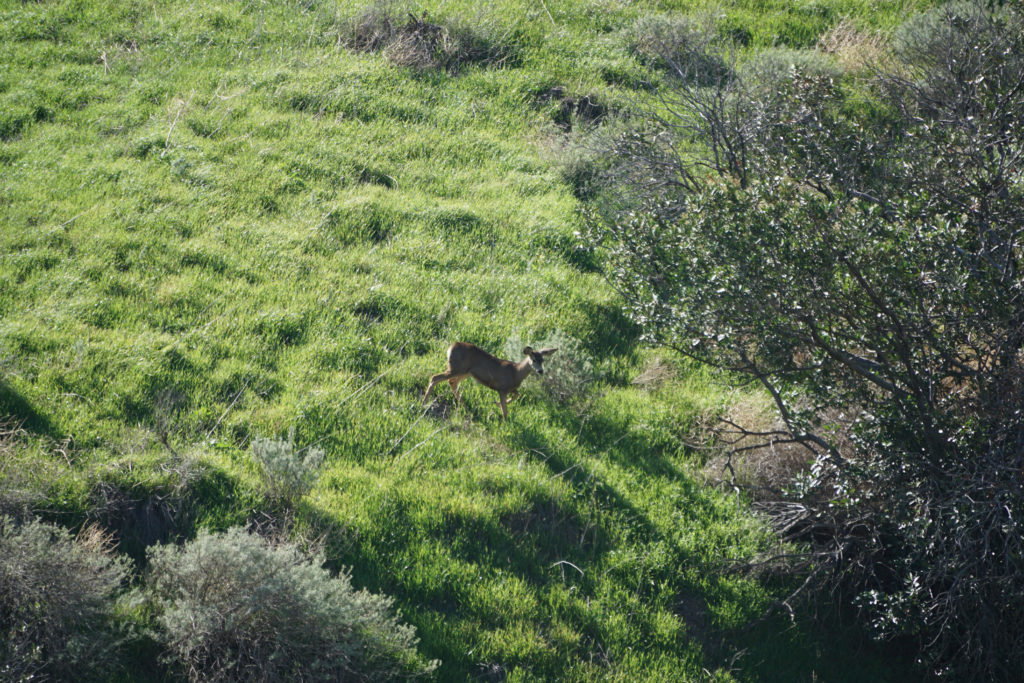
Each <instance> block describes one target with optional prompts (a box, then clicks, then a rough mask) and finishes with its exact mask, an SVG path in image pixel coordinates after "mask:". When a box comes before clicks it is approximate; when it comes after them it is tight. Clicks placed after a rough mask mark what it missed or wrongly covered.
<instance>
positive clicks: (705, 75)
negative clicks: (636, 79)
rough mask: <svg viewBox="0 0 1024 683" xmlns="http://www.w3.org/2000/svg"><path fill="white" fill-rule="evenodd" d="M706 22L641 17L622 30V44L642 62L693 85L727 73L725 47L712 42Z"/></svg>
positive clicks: (676, 18) (719, 77)
mask: <svg viewBox="0 0 1024 683" xmlns="http://www.w3.org/2000/svg"><path fill="white" fill-rule="evenodd" d="M714 36H715V34H714V32H713V30H712V27H711V26H710V23H708V22H706V23H705V24H704V25H701V24H699V23H697V22H695V21H693V20H692V19H689V18H681V17H667V16H661V15H653V16H643V17H640V18H639V19H637V21H636V22H635V23H634V24H633V25H632V26H630V27H629V28H628V29H627V30H626V31H625V41H626V47H627V48H628V49H629V50H630V51H631V52H633V53H635V54H636V55H638V56H639V57H640V59H641V60H642V61H644V62H645V63H647V64H649V65H651V66H653V67H656V68H659V69H664V70H666V71H668V72H669V73H670V74H672V75H673V76H675V77H676V78H679V79H682V80H683V81H685V82H688V83H693V84H695V85H711V84H714V83H719V82H721V81H722V80H724V79H726V78H728V77H729V75H730V68H729V64H728V62H727V61H726V59H725V55H727V50H723V49H721V48H720V46H718V45H716V44H715V42H714V40H713V39H714Z"/></svg>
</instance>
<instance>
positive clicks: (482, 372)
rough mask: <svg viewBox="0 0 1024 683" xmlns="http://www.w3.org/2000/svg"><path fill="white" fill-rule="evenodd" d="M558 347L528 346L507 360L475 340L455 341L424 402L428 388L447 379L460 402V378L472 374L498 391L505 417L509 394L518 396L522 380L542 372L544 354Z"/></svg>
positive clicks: (506, 416)
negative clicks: (516, 357) (520, 354)
mask: <svg viewBox="0 0 1024 683" xmlns="http://www.w3.org/2000/svg"><path fill="white" fill-rule="evenodd" d="M557 350H558V349H541V350H539V351H534V350H533V348H531V347H529V346H527V347H526V348H524V349H523V356H525V358H523V359H522V360H521V361H519V362H518V363H513V362H512V361H510V360H502V359H500V358H498V357H496V356H492V355H491V354H489V353H487V352H486V351H484V350H483V349H481V348H480V347H479V346H476V345H475V344H468V343H466V342H455V343H454V344H452V345H451V346H449V347H448V369H447V370H445V371H444V372H441V373H438V374H436V375H433V376H432V377H431V378H430V384H429V385H428V386H427V391H426V393H424V394H423V403H426V402H427V397H428V396H430V390H431V389H433V388H434V387H435V386H437V385H438V384H440V383H441V382H444V381H446V380H447V382H448V384H449V385H451V387H452V392H453V393H454V394H455V400H456V401H458V402H459V403H462V397H461V396H460V395H459V382H461V381H462V380H464V379H466V378H467V377H472V378H473V379H475V380H476V381H477V382H480V384H483V385H484V386H485V387H488V388H489V389H494V390H495V391H497V392H498V404H499V405H500V406H501V418H502V419H503V420H507V419H508V408H507V403H508V397H509V396H512V397H513V398H516V397H518V396H519V385H520V384H522V383H523V380H524V379H526V378H527V377H529V376H530V374H531V373H534V372H536V373H537V374H538V375H543V374H544V358H545V357H546V356H550V355H551V354H553V353H554V352H555V351H557Z"/></svg>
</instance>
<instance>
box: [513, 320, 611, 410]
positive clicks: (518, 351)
mask: <svg viewBox="0 0 1024 683" xmlns="http://www.w3.org/2000/svg"><path fill="white" fill-rule="evenodd" d="M524 346H526V344H524V343H523V340H522V339H521V338H520V336H519V335H518V334H516V335H513V336H512V337H511V338H509V340H508V341H506V342H505V349H504V350H505V357H506V358H513V359H518V358H520V357H522V348H523V347H524ZM532 346H533V347H534V348H537V349H546V348H552V349H558V353H556V354H555V355H553V356H551V358H550V360H548V361H546V362H545V363H544V376H543V377H542V378H541V381H540V382H538V383H536V384H534V385H533V386H538V387H539V390H540V391H542V392H543V393H544V394H545V395H546V396H547V397H548V398H551V399H554V400H555V401H557V402H559V403H568V402H570V401H572V400H574V399H576V398H579V397H581V396H583V395H584V394H586V392H587V388H588V385H589V384H590V383H591V382H593V381H594V378H595V370H594V359H593V358H592V357H591V356H590V354H588V353H587V352H586V350H585V349H584V348H583V344H582V343H581V342H580V340H579V339H576V338H575V337H572V336H570V335H568V334H566V333H565V332H563V331H562V330H554V331H552V332H551V333H549V334H548V335H547V336H546V337H545V338H544V339H541V340H540V341H537V342H535V343H533V344H532ZM530 390H532V389H530Z"/></svg>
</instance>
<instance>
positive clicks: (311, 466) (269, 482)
mask: <svg viewBox="0 0 1024 683" xmlns="http://www.w3.org/2000/svg"><path fill="white" fill-rule="evenodd" d="M294 438H295V434H294V432H291V433H290V434H289V437H288V439H261V438H256V439H253V442H252V455H253V458H255V460H256V462H257V463H258V464H259V467H260V475H261V477H262V478H263V485H264V486H265V487H266V490H267V495H268V496H270V498H272V499H273V500H275V501H277V502H283V503H295V502H296V501H297V500H298V499H299V498H302V496H304V495H306V494H307V493H309V490H310V489H311V488H313V485H314V484H316V480H317V478H318V477H319V476H320V465H321V463H323V461H324V452H323V451H322V450H320V449H319V448H313V447H307V448H303V449H298V450H296V449H295V442H294ZM303 451H305V455H303V454H302V453H303Z"/></svg>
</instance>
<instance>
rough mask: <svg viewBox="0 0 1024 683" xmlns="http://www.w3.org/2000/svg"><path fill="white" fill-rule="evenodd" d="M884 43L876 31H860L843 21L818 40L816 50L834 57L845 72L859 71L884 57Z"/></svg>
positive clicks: (883, 37)
mask: <svg viewBox="0 0 1024 683" xmlns="http://www.w3.org/2000/svg"><path fill="white" fill-rule="evenodd" d="M885 43H886V41H885V36H883V35H882V34H881V33H880V32H878V31H862V30H860V29H858V28H857V27H856V26H855V25H854V23H853V22H852V21H850V20H849V19H845V18H844V19H843V20H842V21H840V22H839V23H838V24H836V25H835V26H834V27H832V28H831V29H830V30H828V31H826V32H825V33H823V34H822V35H821V37H820V38H818V44H817V48H818V50H820V51H821V52H824V53H825V54H829V55H832V56H833V57H835V59H836V61H837V62H839V65H840V66H842V67H843V68H844V69H845V70H847V71H861V70H863V69H866V68H868V67H870V66H871V65H872V64H877V63H879V62H880V61H882V59H883V58H884V57H885V53H886V44H885Z"/></svg>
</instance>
